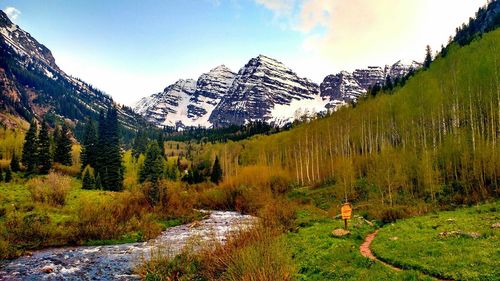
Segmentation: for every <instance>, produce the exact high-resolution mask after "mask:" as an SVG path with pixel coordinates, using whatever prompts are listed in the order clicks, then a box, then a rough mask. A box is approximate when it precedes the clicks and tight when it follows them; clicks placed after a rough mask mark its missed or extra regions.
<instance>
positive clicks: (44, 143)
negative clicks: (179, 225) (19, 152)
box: [38, 122, 52, 174]
mask: <svg viewBox="0 0 500 281" xmlns="http://www.w3.org/2000/svg"><path fill="white" fill-rule="evenodd" d="M38 139H39V140H38V165H40V173H42V174H47V173H48V172H49V170H50V168H52V157H51V154H50V137H49V129H48V127H47V124H46V123H45V122H42V129H41V130H40V134H39V136H38Z"/></svg>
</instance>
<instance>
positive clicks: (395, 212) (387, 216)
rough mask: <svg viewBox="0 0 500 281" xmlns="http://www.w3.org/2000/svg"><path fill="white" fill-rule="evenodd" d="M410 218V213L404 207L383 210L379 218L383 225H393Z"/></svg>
mask: <svg viewBox="0 0 500 281" xmlns="http://www.w3.org/2000/svg"><path fill="white" fill-rule="evenodd" d="M407 217H408V211H407V210H406V208H404V207H392V208H386V209H383V210H382V212H381V214H380V217H379V218H378V219H379V220H380V221H381V222H382V223H383V224H387V223H393V222H396V221H397V220H399V219H404V218H407Z"/></svg>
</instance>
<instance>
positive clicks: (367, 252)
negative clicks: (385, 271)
mask: <svg viewBox="0 0 500 281" xmlns="http://www.w3.org/2000/svg"><path fill="white" fill-rule="evenodd" d="M377 233H378V229H377V230H375V232H372V233H370V234H368V235H367V236H366V238H365V241H364V242H363V244H361V246H359V251H360V252H361V255H363V256H364V257H367V258H369V259H371V260H377V261H379V262H381V263H382V264H384V265H385V266H387V267H390V268H391V269H393V270H396V271H401V270H402V269H401V268H399V267H395V266H393V265H390V264H388V263H386V262H384V261H382V260H380V259H378V258H377V257H376V256H375V255H374V254H373V253H372V250H371V249H370V245H371V244H372V241H373V239H375V236H377Z"/></svg>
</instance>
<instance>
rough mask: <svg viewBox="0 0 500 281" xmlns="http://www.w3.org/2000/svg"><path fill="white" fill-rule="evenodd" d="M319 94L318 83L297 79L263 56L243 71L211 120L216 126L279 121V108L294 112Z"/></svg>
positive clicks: (294, 75)
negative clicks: (298, 104) (298, 106)
mask: <svg viewBox="0 0 500 281" xmlns="http://www.w3.org/2000/svg"><path fill="white" fill-rule="evenodd" d="M318 94H319V89H318V85H317V84H315V83H313V82H312V81H310V80H308V79H306V78H300V77H298V76H297V75H296V74H295V73H294V72H293V71H292V70H291V69H290V68H288V67H286V66H285V65H284V64H282V63H281V62H279V61H277V60H275V59H272V58H269V57H266V56H263V55H260V56H258V57H256V58H253V59H251V60H250V61H249V62H248V63H247V64H246V65H245V66H244V67H243V68H241V69H240V71H239V72H238V75H236V78H235V79H234V82H233V84H232V85H231V87H230V88H229V90H228V92H227V94H226V96H225V97H224V99H223V100H222V101H221V102H220V104H219V105H217V107H216V108H215V110H214V111H213V113H212V115H211V116H210V118H209V121H210V123H212V124H213V125H214V126H216V127H218V126H226V125H230V124H237V125H242V124H245V123H246V122H248V121H256V120H264V121H267V122H273V121H279V120H276V118H280V117H282V116H276V115H278V112H274V113H275V114H273V110H275V108H276V107H278V108H279V107H280V106H283V107H284V108H281V109H280V111H288V112H291V113H293V112H292V111H294V110H297V109H298V108H293V105H292V104H295V103H296V102H299V101H305V100H308V101H316V100H317V99H316V98H317V97H318ZM294 102H295V103H294ZM302 104H305V102H303V103H302ZM319 107H321V105H320V106H319ZM285 117H288V116H285Z"/></svg>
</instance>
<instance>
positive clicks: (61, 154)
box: [54, 125, 73, 166]
mask: <svg viewBox="0 0 500 281" xmlns="http://www.w3.org/2000/svg"><path fill="white" fill-rule="evenodd" d="M55 141H56V149H55V153H54V162H57V163H61V164H63V165H66V166H71V164H72V163H73V162H72V160H71V146H72V143H71V139H70V136H69V128H68V127H67V126H66V125H63V126H62V131H61V135H60V136H59V137H58V138H57V139H56V140H55Z"/></svg>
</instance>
